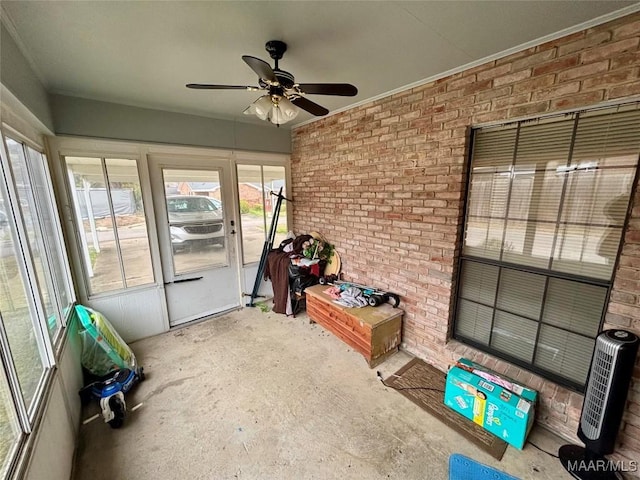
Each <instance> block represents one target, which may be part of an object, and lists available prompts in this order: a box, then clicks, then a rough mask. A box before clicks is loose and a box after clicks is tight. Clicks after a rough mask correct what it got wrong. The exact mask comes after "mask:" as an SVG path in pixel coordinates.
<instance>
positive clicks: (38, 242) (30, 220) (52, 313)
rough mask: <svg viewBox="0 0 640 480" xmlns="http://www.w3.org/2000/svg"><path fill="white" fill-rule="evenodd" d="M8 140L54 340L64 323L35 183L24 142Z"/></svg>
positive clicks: (46, 313)
mask: <svg viewBox="0 0 640 480" xmlns="http://www.w3.org/2000/svg"><path fill="white" fill-rule="evenodd" d="M6 142H7V148H8V150H9V159H10V163H11V169H12V172H13V178H14V181H15V184H16V190H17V192H18V197H19V202H20V211H21V212H22V218H23V219H24V224H25V228H26V232H27V237H28V239H29V247H30V249H31V255H32V259H33V265H34V267H35V271H36V275H37V277H38V289H39V291H40V295H41V297H42V303H43V307H44V311H45V315H46V323H47V329H48V331H49V335H50V337H51V338H52V339H53V338H54V336H55V334H56V332H57V331H58V329H60V327H61V325H62V322H61V320H60V318H59V314H58V309H57V306H56V303H55V293H54V287H53V282H52V279H51V273H50V271H49V265H48V263H47V258H46V256H45V246H44V242H43V235H42V233H41V230H40V216H39V211H38V207H37V206H36V200H35V197H34V192H35V186H34V185H32V184H31V179H30V177H29V172H28V170H27V159H26V156H25V152H24V149H23V146H22V144H21V143H18V142H16V141H14V140H12V139H10V138H7V139H6Z"/></svg>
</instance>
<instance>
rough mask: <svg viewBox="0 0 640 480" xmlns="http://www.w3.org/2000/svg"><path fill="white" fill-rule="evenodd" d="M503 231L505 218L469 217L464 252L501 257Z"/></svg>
mask: <svg viewBox="0 0 640 480" xmlns="http://www.w3.org/2000/svg"><path fill="white" fill-rule="evenodd" d="M503 231H504V220H503V219H499V218H498V219H496V218H474V217H469V218H468V220H467V226H466V229H465V238H464V247H463V250H464V254H465V255H472V256H476V257H483V258H492V259H495V260H497V259H499V258H500V252H501V248H502V235H503Z"/></svg>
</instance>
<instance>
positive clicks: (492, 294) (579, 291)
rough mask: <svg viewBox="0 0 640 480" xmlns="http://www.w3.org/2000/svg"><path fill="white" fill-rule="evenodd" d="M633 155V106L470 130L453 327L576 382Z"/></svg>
mask: <svg viewBox="0 0 640 480" xmlns="http://www.w3.org/2000/svg"><path fill="white" fill-rule="evenodd" d="M639 158H640V108H639V107H638V104H637V103H634V104H629V105H624V106H618V107H611V108H606V109H598V110H593V111H589V112H579V113H575V114H571V115H566V116H563V117H555V118H545V119H537V120H533V121H526V122H517V123H511V124H507V125H502V126H497V127H489V128H483V129H478V130H476V131H475V132H474V143H473V152H472V159H471V169H470V171H471V174H470V175H471V176H470V179H469V191H468V195H467V210H466V219H465V233H464V241H463V249H462V260H461V268H460V276H459V288H458V299H457V310H456V320H455V329H454V332H455V336H456V337H457V338H459V339H461V340H462V341H467V342H469V343H472V344H474V345H476V346H478V347H480V348H484V349H485V350H488V351H490V352H493V353H495V354H497V355H500V356H502V357H504V358H507V359H510V360H513V361H514V362H515V363H518V364H520V365H522V366H525V367H528V368H531V369H533V370H535V371H536V372H538V373H541V374H543V375H547V376H548V377H550V378H552V379H554V380H557V381H560V382H564V383H567V384H568V385H570V386H573V387H575V388H578V389H581V388H583V386H584V382H585V380H586V376H587V372H588V365H589V362H590V359H591V353H592V349H593V344H594V339H595V336H596V335H597V334H598V331H599V329H600V323H601V320H602V316H603V312H604V309H605V301H606V298H607V292H608V288H609V287H610V284H611V279H612V276H613V269H614V266H615V263H616V258H617V255H618V250H619V247H620V242H621V239H622V234H623V229H624V225H625V219H626V215H627V211H628V209H629V201H630V196H631V192H632V190H633V187H634V182H635V181H636V180H635V178H636V169H637V166H638V161H639Z"/></svg>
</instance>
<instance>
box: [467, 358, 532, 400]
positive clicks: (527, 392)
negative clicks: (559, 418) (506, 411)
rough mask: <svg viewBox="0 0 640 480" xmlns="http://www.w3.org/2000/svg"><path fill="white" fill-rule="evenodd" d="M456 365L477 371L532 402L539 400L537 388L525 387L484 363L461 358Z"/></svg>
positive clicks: (480, 375) (492, 381) (473, 371)
mask: <svg viewBox="0 0 640 480" xmlns="http://www.w3.org/2000/svg"><path fill="white" fill-rule="evenodd" d="M456 367H459V368H461V369H463V370H467V371H468V372H471V373H475V374H476V375H478V376H479V377H482V378H484V379H485V380H487V381H489V382H491V383H495V384H496V385H498V386H500V387H502V388H506V389H507V390H509V391H510V392H513V393H515V394H516V395H519V396H521V397H522V398H524V399H525V400H529V401H530V402H532V403H535V402H537V401H538V392H537V391H536V390H533V389H531V388H528V387H525V386H524V385H520V384H519V383H518V382H517V381H516V380H514V379H513V378H510V377H507V376H506V375H503V374H502V373H498V372H494V371H493V370H490V369H489V368H487V367H485V366H484V365H480V364H479V363H476V362H474V361H472V360H469V359H467V358H460V359H459V360H458V361H457V362H456Z"/></svg>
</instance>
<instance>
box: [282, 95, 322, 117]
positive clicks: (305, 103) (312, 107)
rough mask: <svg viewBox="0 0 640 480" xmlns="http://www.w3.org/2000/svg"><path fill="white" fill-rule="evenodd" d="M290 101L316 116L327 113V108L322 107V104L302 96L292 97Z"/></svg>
mask: <svg viewBox="0 0 640 480" xmlns="http://www.w3.org/2000/svg"><path fill="white" fill-rule="evenodd" d="M291 103H293V104H294V105H296V106H297V107H300V108H301V109H303V110H306V111H307V112H309V113H312V114H313V115H315V116H316V117H321V116H322V115H326V114H327V113H329V110H327V109H326V108H324V107H323V106H322V105H318V104H317V103H314V102H312V101H311V100H308V99H306V98H304V97H297V98H293V99H291Z"/></svg>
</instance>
